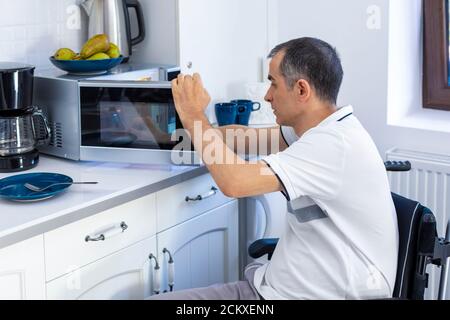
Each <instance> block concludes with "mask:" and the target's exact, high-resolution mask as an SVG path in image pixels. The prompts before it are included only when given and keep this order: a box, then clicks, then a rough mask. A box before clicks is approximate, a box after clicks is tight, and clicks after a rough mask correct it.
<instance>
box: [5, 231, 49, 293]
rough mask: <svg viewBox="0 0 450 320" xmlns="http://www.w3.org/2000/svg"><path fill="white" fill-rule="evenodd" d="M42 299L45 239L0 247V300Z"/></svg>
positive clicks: (34, 239)
mask: <svg viewBox="0 0 450 320" xmlns="http://www.w3.org/2000/svg"><path fill="white" fill-rule="evenodd" d="M25 299H29V300H42V299H45V267H44V239H43V236H42V235H41V236H38V237H35V238H32V239H29V240H25V241H23V242H20V243H18V244H15V245H12V246H10V247H6V248H4V249H0V300H25Z"/></svg>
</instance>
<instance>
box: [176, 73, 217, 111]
mask: <svg viewBox="0 0 450 320" xmlns="http://www.w3.org/2000/svg"><path fill="white" fill-rule="evenodd" d="M172 93H173V98H174V101H175V107H176V109H177V112H178V114H179V115H180V117H181V118H184V117H196V116H198V115H199V114H202V115H204V113H205V110H206V108H207V107H208V105H209V103H210V101H211V97H210V96H209V94H208V92H207V91H206V89H205V88H204V87H203V83H202V79H201V77H200V75H199V74H198V73H195V74H194V76H193V77H192V76H189V75H183V74H180V75H179V76H178V78H177V79H175V80H173V81H172Z"/></svg>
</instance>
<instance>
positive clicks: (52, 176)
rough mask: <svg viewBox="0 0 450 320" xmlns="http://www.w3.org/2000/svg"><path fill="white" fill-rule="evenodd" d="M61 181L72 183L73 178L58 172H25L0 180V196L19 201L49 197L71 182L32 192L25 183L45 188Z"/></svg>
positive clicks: (62, 189)
mask: <svg viewBox="0 0 450 320" xmlns="http://www.w3.org/2000/svg"><path fill="white" fill-rule="evenodd" d="M61 182H68V183H72V182H73V180H72V178H71V177H68V176H65V175H63V174H58V173H27V174H20V175H15V176H11V177H8V178H4V179H1V180H0V198H4V199H8V200H12V201H21V202H31V201H40V200H45V199H49V198H52V197H54V196H56V195H58V194H60V193H61V192H63V191H65V190H66V189H67V188H69V187H70V186H71V184H66V185H58V186H53V187H51V188H49V189H47V190H44V191H43V192H34V191H31V190H29V189H27V188H25V186H24V185H25V183H31V184H33V185H35V186H37V187H39V188H45V187H46V186H49V185H51V184H54V183H61Z"/></svg>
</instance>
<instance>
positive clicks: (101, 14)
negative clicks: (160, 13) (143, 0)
mask: <svg viewBox="0 0 450 320" xmlns="http://www.w3.org/2000/svg"><path fill="white" fill-rule="evenodd" d="M79 4H80V5H81V7H83V9H84V10H85V11H86V14H87V15H88V17H89V38H91V37H93V36H95V35H97V34H106V35H107V36H108V38H109V41H111V42H112V43H114V44H116V45H117V46H118V47H119V49H120V51H121V53H122V56H123V57H124V62H127V61H128V60H129V58H130V56H131V54H132V47H133V46H135V45H137V44H138V43H141V42H142V41H144V39H145V21H144V13H143V11H142V7H141V4H140V3H139V1H138V0H79ZM129 8H131V9H134V10H136V16H137V24H138V27H139V33H138V35H137V37H136V38H132V35H131V19H130V12H129V11H128V10H129Z"/></svg>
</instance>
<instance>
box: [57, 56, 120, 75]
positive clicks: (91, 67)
mask: <svg viewBox="0 0 450 320" xmlns="http://www.w3.org/2000/svg"><path fill="white" fill-rule="evenodd" d="M122 61H123V56H120V57H119V58H115V59H104V60H57V59H55V58H54V57H50V62H51V63H53V65H54V66H55V67H57V68H59V69H61V70H64V71H66V72H67V73H70V74H74V75H99V74H105V73H107V72H108V71H109V70H111V69H112V68H114V67H117V66H118V65H119V64H121V63H122Z"/></svg>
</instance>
